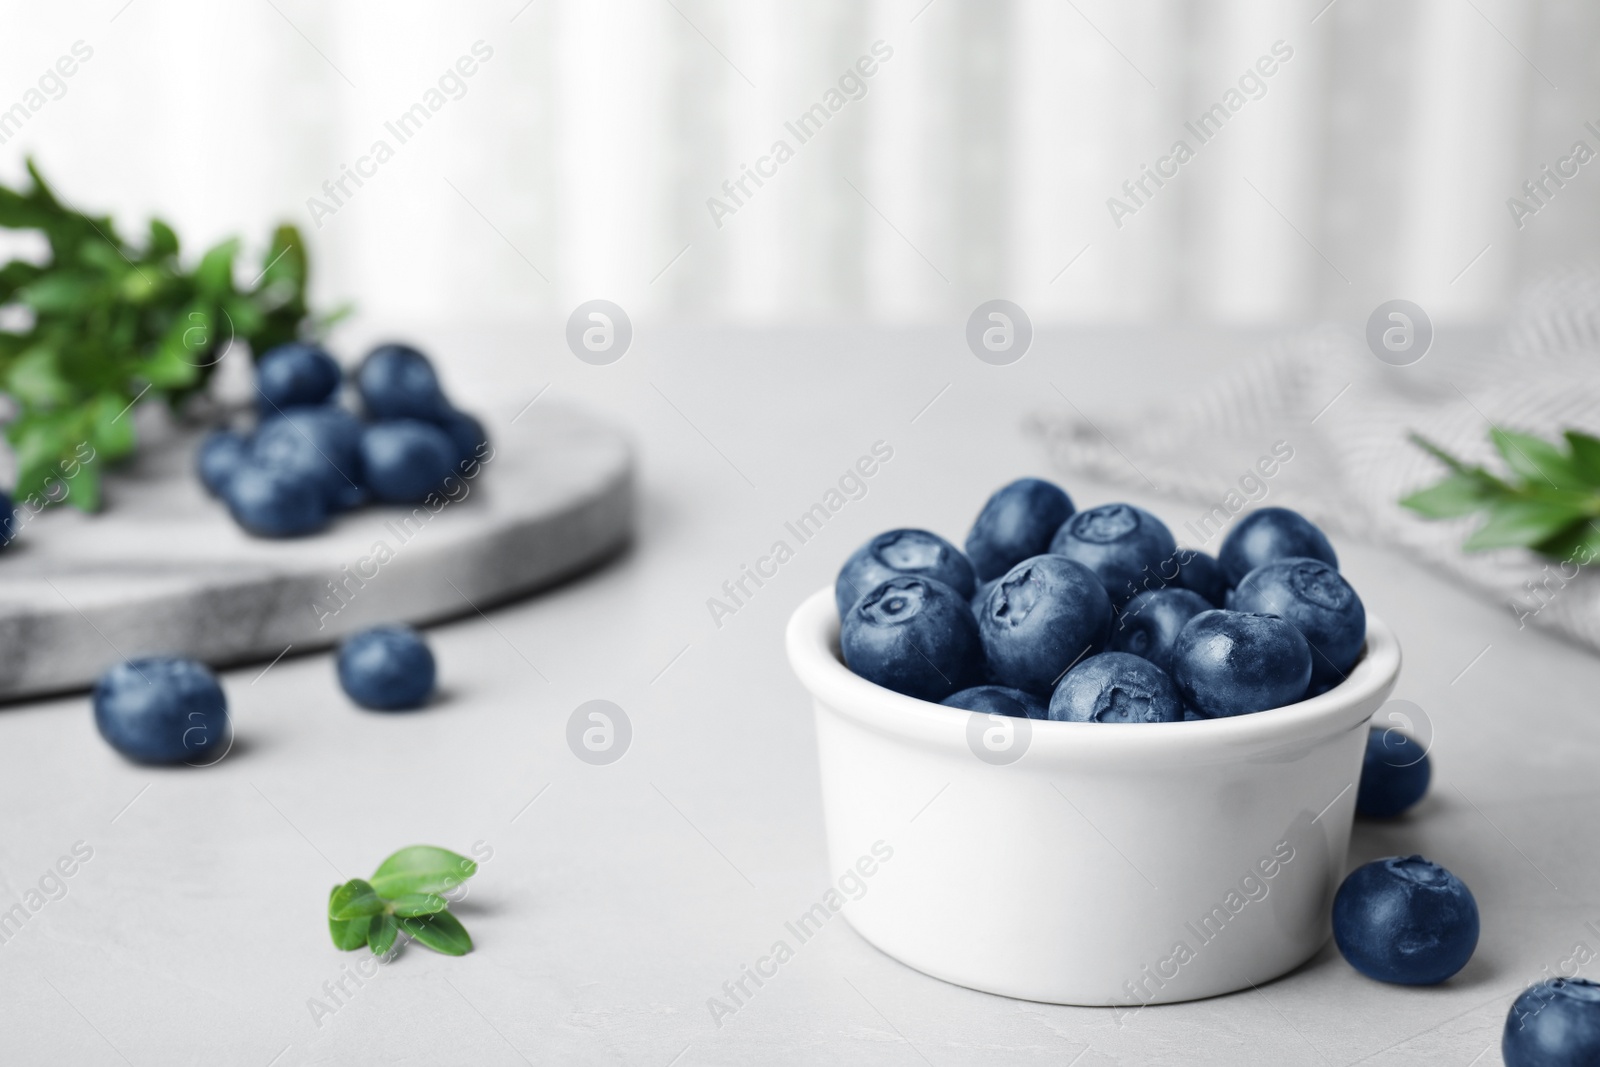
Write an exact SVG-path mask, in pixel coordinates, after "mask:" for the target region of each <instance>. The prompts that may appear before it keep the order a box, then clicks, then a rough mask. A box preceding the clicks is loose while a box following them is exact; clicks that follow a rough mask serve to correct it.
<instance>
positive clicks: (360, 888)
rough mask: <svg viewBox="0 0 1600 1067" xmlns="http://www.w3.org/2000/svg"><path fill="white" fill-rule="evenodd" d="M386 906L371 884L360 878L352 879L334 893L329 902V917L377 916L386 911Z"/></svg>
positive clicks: (356, 917) (357, 917) (358, 917)
mask: <svg viewBox="0 0 1600 1067" xmlns="http://www.w3.org/2000/svg"><path fill="white" fill-rule="evenodd" d="M386 906H387V905H386V904H385V902H384V899H383V898H382V897H380V896H378V894H377V892H376V891H375V890H374V889H373V888H372V886H371V885H370V884H368V883H367V882H364V881H362V880H361V879H360V878H352V879H350V880H349V881H348V882H346V883H345V884H344V885H342V886H339V887H338V888H337V889H335V890H334V891H333V896H332V898H330V899H329V901H328V917H329V918H330V919H360V918H364V917H367V916H371V915H377V914H379V913H380V912H382V911H384V910H385V908H386Z"/></svg>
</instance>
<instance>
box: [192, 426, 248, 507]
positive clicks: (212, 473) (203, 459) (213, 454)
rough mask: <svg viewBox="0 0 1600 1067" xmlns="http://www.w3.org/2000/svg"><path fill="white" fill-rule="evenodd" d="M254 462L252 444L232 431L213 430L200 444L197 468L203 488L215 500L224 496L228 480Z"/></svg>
mask: <svg viewBox="0 0 1600 1067" xmlns="http://www.w3.org/2000/svg"><path fill="white" fill-rule="evenodd" d="M249 459H250V442H249V441H248V440H247V439H246V438H245V437H244V436H242V435H241V434H237V433H234V432H233V431H232V430H212V431H211V432H210V433H208V434H206V435H205V437H203V438H201V440H200V448H199V450H198V451H197V452H196V453H195V466H196V467H197V468H198V469H199V472H200V484H201V485H203V486H205V488H206V492H208V493H210V494H211V495H212V496H221V495H222V492H223V490H224V489H225V488H227V485H228V480H229V479H230V478H232V477H233V474H234V472H235V471H236V470H238V469H239V467H240V466H241V465H243V464H245V463H247V462H249Z"/></svg>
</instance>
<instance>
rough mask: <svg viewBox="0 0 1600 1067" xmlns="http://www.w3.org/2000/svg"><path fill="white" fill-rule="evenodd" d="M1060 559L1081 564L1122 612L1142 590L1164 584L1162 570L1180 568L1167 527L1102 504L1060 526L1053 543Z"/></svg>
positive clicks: (1124, 507)
mask: <svg viewBox="0 0 1600 1067" xmlns="http://www.w3.org/2000/svg"><path fill="white" fill-rule="evenodd" d="M1050 551H1051V553H1052V554H1054V555H1057V556H1065V557H1066V558H1068V559H1070V560H1072V561H1074V562H1076V563H1081V564H1083V565H1084V566H1085V567H1088V568H1089V569H1090V570H1091V571H1093V572H1094V573H1095V576H1096V577H1097V578H1099V579H1100V584H1101V585H1103V586H1105V587H1106V593H1107V595H1108V596H1110V597H1111V603H1112V605H1113V606H1116V607H1121V606H1122V605H1123V604H1126V603H1127V602H1128V601H1129V600H1131V599H1133V596H1134V594H1136V593H1138V592H1140V591H1142V590H1144V589H1159V588H1160V587H1161V586H1162V585H1164V584H1166V582H1165V577H1164V576H1163V575H1162V573H1161V570H1162V568H1163V566H1165V567H1166V568H1167V569H1168V570H1172V569H1173V568H1174V567H1175V566H1176V564H1175V563H1174V562H1172V561H1173V557H1174V556H1175V555H1176V554H1177V551H1178V543H1177V542H1176V541H1174V540H1173V539H1172V531H1170V530H1168V529H1167V526H1166V523H1164V522H1162V521H1161V520H1160V519H1158V518H1156V517H1155V516H1154V515H1152V514H1150V513H1149V512H1148V511H1145V510H1144V509H1142V508H1136V507H1134V506H1133V505H1132V504H1101V505H1100V506H1099V507H1097V508H1090V509H1089V510H1088V511H1080V512H1078V513H1077V514H1076V515H1074V516H1072V518H1070V519H1068V520H1067V521H1066V522H1064V523H1062V524H1061V529H1059V530H1057V531H1056V534H1055V537H1054V538H1052V539H1051V541H1050Z"/></svg>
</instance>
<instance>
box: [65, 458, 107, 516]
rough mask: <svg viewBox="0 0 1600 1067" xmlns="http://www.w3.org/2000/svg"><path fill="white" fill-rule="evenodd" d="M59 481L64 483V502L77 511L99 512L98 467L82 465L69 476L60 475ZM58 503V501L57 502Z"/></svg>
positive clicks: (90, 464) (87, 464) (95, 465)
mask: <svg viewBox="0 0 1600 1067" xmlns="http://www.w3.org/2000/svg"><path fill="white" fill-rule="evenodd" d="M61 480H62V481H63V482H65V483H66V486H67V495H66V497H65V499H66V500H69V501H71V502H72V506H73V507H75V508H77V509H78V510H79V511H84V512H95V511H99V510H100V467H99V465H98V464H94V463H84V464H80V465H79V466H78V469H77V470H75V471H73V472H72V473H71V474H64V475H62V478H61ZM58 503H59V501H58Z"/></svg>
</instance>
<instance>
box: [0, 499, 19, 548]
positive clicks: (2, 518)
mask: <svg viewBox="0 0 1600 1067" xmlns="http://www.w3.org/2000/svg"><path fill="white" fill-rule="evenodd" d="M19 529H21V524H20V523H18V522H17V506H16V504H15V503H13V502H12V500H11V494H10V493H6V492H0V548H4V547H6V546H7V545H9V544H10V543H11V539H12V538H14V537H16V536H17V532H18V530H19Z"/></svg>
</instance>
